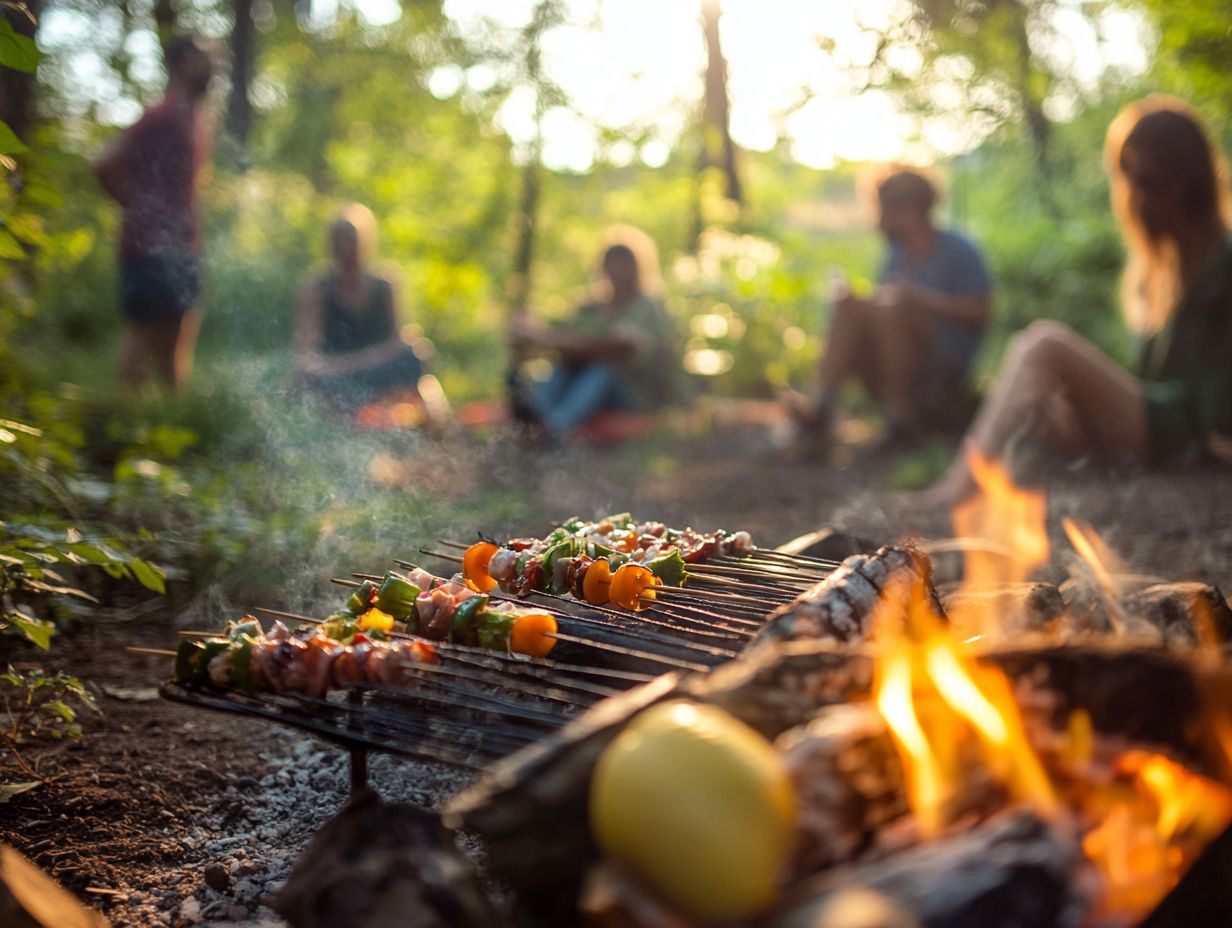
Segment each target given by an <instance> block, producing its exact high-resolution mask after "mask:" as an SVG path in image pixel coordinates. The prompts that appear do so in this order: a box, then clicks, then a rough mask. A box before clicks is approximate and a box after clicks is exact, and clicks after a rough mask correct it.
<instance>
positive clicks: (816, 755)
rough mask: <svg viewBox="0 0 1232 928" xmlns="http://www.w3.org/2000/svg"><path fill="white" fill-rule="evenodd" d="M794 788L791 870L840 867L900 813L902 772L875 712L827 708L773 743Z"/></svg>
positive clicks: (854, 706)
mask: <svg viewBox="0 0 1232 928" xmlns="http://www.w3.org/2000/svg"><path fill="white" fill-rule="evenodd" d="M775 747H777V748H778V749H779V750H780V751H781V752H782V754H783V761H784V763H785V764H786V766H787V769H788V770H789V771H790V773H791V778H792V781H793V783H794V784H795V787H796V796H797V800H798V806H797V807H798V809H799V817H798V821H797V827H798V829H799V841H798V847H797V851H796V855H795V862H794V866H793V872H795V873H796V874H798V875H805V874H811V873H817V872H818V871H820V870H824V869H826V868H827V867H831V866H834V865H835V864H837V863H846V862H849V861H851V860H854V859H855V857H856V856H857V855H858V854H859V853H860V852H862V851H863V850H864V849H865V848H867V847H868V846H869V845H870V844H872V842H873V841H874V840H875V838H876V834H877V832H878V830H879V829H881V828H882V827H883V826H885V825H886V824H887V823H888V822H890V821H892V820H893V819H895V818H898V817H899V816H901V815H903V814H905V813H906V811H907V804H906V789H905V786H904V781H903V769H902V765H901V763H900V762H899V758H898V754H897V753H896V751H895V749H894V744H893V742H892V741H891V739H890V736H889V732H888V730H887V729H886V725H885V721H884V720H883V719H882V717H881V715H880V714H879V713H878V712H877V711H876V710H875V709H874V708H873V707H872V706H870V705H868V704H867V703H857V704H851V705H835V706H827V707H826V708H824V709H822V710H821V711H820V712H818V713H817V715H815V716H814V717H813V719H812V720H811V721H809V722H808V724H806V725H802V726H800V727H798V728H792V729H789V730H788V731H786V732H784V733H783V735H782V736H781V737H780V738H779V739H778V741H776V742H775Z"/></svg>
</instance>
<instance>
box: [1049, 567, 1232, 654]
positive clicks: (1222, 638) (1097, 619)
mask: <svg viewBox="0 0 1232 928" xmlns="http://www.w3.org/2000/svg"><path fill="white" fill-rule="evenodd" d="M1061 592H1062V594H1063V595H1064V597H1065V599H1066V607H1067V608H1066V614H1065V616H1064V618H1063V619H1062V622H1061V627H1062V629H1063V630H1064V631H1067V632H1069V633H1071V634H1090V633H1096V634H1115V633H1118V632H1120V633H1123V634H1127V635H1131V636H1135V637H1139V638H1146V639H1149V640H1155V641H1158V642H1159V643H1160V644H1162V645H1172V646H1180V647H1192V646H1194V645H1197V644H1206V645H1216V646H1220V647H1227V646H1228V645H1229V644H1232V609H1230V608H1229V606H1228V601H1227V600H1226V599H1225V598H1224V595H1223V593H1222V592H1221V591H1220V590H1219V589H1218V588H1217V587H1214V586H1211V585H1209V584H1206V583H1193V582H1190V583H1157V584H1154V585H1152V586H1148V587H1146V588H1144V589H1139V590H1134V591H1132V592H1128V593H1124V594H1123V595H1119V596H1110V595H1109V594H1107V593H1104V592H1103V591H1101V590H1099V589H1097V588H1095V587H1093V586H1092V585H1090V584H1086V583H1080V582H1077V581H1072V580H1071V581H1067V582H1066V583H1065V584H1062V586H1061Z"/></svg>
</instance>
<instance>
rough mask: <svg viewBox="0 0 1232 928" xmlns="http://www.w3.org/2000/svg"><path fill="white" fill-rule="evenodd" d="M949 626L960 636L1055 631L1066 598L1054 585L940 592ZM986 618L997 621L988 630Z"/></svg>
mask: <svg viewBox="0 0 1232 928" xmlns="http://www.w3.org/2000/svg"><path fill="white" fill-rule="evenodd" d="M939 592H940V594H941V602H942V604H943V605H944V606H945V611H946V613H947V614H948V615H949V617H950V625H951V626H953V628H954V630H955V631H956V632H957V633H958V634H959V635H960V636H966V635H980V634H991V635H994V636H1003V637H1014V636H1017V635H1022V634H1027V633H1031V632H1046V631H1049V630H1050V629H1052V628H1053V626H1054V624H1055V623H1056V622H1057V620H1058V619H1060V618H1061V616H1062V614H1063V613H1064V612H1065V599H1064V598H1063V597H1062V596H1061V591H1060V590H1059V589H1057V588H1056V587H1055V586H1053V585H1052V584H1051V583H1007V584H1004V585H1002V586H997V587H994V588H992V589H986V590H966V589H963V588H961V587H958V588H954V589H951V590H948V591H946V590H940V591H939ZM986 617H992V618H995V620H996V621H995V625H994V626H993V627H992V628H987V627H985V625H984V620H985V619H986Z"/></svg>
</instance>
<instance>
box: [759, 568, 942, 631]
mask: <svg viewBox="0 0 1232 928" xmlns="http://www.w3.org/2000/svg"><path fill="white" fill-rule="evenodd" d="M931 573H932V568H931V565H930V564H929V561H928V558H927V557H925V556H924V555H923V554H921V553H920V552H919V551H918V550H916V549H915V548H912V547H909V546H902V545H886V546H885V547H883V548H879V549H878V550H877V552H876V553H874V554H871V555H859V554H858V555H854V556H852V557H849V558H847V560H845V561H843V563H842V564H841V565H840V566H839V567H838V569H837V570H835V571H834V572H833V573H832V574H830V575H829V576H828V577H826V578H825V579H824V580H822V581H821V582H820V583H818V584H817V585H816V586H814V587H812V588H811V589H809V590H807V591H805V592H804V593H802V594H801V595H799V596H797V597H796V598H795V600H794V601H792V602H790V603H788V604H787V605H785V606H781V607H780V608H778V609H776V610H775V611H774V612H772V613H771V614H770V617H769V619H767V621H766V624H765V626H764V627H763V628H762V630H761V632H760V633H759V634H758V635H757V637H756V638H754V639H753V641H752V643H751V644H750V646H749V647H750V648H758V647H762V646H764V645H766V644H768V643H770V642H776V641H795V640H799V639H810V640H829V641H835V642H840V643H848V642H854V641H862V640H864V639H865V638H867V637H868V636H869V633H870V632H871V629H870V628H869V624H870V621H871V619H872V617H873V615H874V613H875V612H876V611H877V607H878V606H880V605H881V603H882V602H884V601H885V600H886V598H887V596H888V595H890V593H891V591H892V590H897V589H903V590H905V591H909V590H911V589H912V588H919V587H923V588H925V590H926V595H927V596H928V599H929V600H930V601H931V602H932V604H933V606H934V608H935V611H936V613H937V614H938V615H944V614H945V612H944V610H943V609H942V607H941V602H940V600H939V599H937V593H936V590H934V589H933V587H932V582H931V579H930V578H931ZM901 598H902V600H903V602H904V604H905V603H906V602H907V601H908V599H909V596H908V595H904V596H902V597H901Z"/></svg>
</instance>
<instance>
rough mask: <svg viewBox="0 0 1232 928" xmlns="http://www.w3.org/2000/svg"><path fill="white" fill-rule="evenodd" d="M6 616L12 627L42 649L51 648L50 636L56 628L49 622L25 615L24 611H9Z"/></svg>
mask: <svg viewBox="0 0 1232 928" xmlns="http://www.w3.org/2000/svg"><path fill="white" fill-rule="evenodd" d="M6 618H7V620H8V621H9V622H11V623H12V624H13V627H14V628H16V629H17V630H18V631H19V632H21V633H22V634H23V635H25V636H26V638H28V639H29V640H30V641H32V642H33V643H34V644H35V645H37V646H38V647H40V648H42V649H43V650H44V651H47V650H49V649H50V648H51V636H52V635H54V634H55V633H56V630H55V628H54V627H53V626H52V624H51V623H50V622H47V621H44V620H43V619H36V618H35V617H34V616H32V615H26V614H25V613H24V612H11V613H9V614H8V615H7V616H6Z"/></svg>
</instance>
